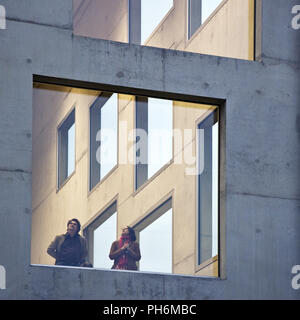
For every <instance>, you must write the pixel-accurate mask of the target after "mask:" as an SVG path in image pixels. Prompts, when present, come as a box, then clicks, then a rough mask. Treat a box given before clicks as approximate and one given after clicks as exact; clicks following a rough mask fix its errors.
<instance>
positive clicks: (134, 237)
mask: <svg viewBox="0 0 300 320" xmlns="http://www.w3.org/2000/svg"><path fill="white" fill-rule="evenodd" d="M127 228H128V231H129V237H130V240H131V241H135V240H136V236H135V232H134V229H133V228H131V227H128V226H127Z"/></svg>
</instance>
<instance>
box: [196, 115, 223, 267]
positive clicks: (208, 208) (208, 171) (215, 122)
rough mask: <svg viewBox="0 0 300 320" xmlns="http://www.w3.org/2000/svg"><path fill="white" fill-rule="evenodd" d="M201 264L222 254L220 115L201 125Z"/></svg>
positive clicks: (199, 250)
mask: <svg viewBox="0 0 300 320" xmlns="http://www.w3.org/2000/svg"><path fill="white" fill-rule="evenodd" d="M198 170H199V171H198V172H199V175H198V265H200V264H202V263H203V262H205V261H207V260H209V259H211V258H214V257H216V256H217V255H218V234H219V232H218V230H219V229H218V220H219V218H218V217H219V214H218V212H219V205H218V201H219V196H218V195H219V115H218V110H217V109H216V110H214V111H211V113H210V114H209V115H208V116H207V117H206V118H205V119H204V120H203V121H202V122H200V123H199V125H198Z"/></svg>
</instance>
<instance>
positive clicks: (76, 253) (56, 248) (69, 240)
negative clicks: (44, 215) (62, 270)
mask: <svg viewBox="0 0 300 320" xmlns="http://www.w3.org/2000/svg"><path fill="white" fill-rule="evenodd" d="M80 228H81V226H80V222H79V221H78V220H77V219H72V220H69V221H68V223H67V232H66V233H65V234H62V235H58V236H56V237H55V239H54V240H53V241H52V242H51V244H50V246H49V247H48V249H47V253H48V254H49V255H50V256H51V257H53V258H55V264H56V265H60V266H77V267H78V266H87V262H86V257H87V244H86V240H85V239H84V238H83V237H81V236H80V235H79V234H78V232H79V231H80Z"/></svg>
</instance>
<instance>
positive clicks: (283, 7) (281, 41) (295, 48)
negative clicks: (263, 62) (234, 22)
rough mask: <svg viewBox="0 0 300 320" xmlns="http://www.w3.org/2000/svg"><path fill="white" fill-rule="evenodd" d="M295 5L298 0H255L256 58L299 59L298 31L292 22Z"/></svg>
mask: <svg viewBox="0 0 300 320" xmlns="http://www.w3.org/2000/svg"><path fill="white" fill-rule="evenodd" d="M297 5H299V0H288V1H286V0H276V1H274V0H256V50H255V51H256V60H260V59H266V58H272V59H280V60H289V61H298V62H299V61H300V55H299V52H300V31H299V29H298V30H297V29H296V28H294V27H293V23H292V22H293V19H294V17H295V14H294V13H293V12H295V9H294V8H295V7H296V6H297ZM293 9H294V10H293Z"/></svg>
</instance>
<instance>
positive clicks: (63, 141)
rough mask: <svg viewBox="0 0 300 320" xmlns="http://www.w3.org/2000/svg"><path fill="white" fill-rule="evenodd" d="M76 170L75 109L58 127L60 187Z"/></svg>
mask: <svg viewBox="0 0 300 320" xmlns="http://www.w3.org/2000/svg"><path fill="white" fill-rule="evenodd" d="M74 170H75V109H73V111H72V112H71V113H70V114H69V116H68V117H67V118H66V120H64V121H63V123H62V124H61V125H60V126H59V127H58V187H60V186H61V185H62V184H63V183H64V181H65V180H66V179H67V178H68V177H69V176H70V175H71V174H72V173H73V172H74Z"/></svg>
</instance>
